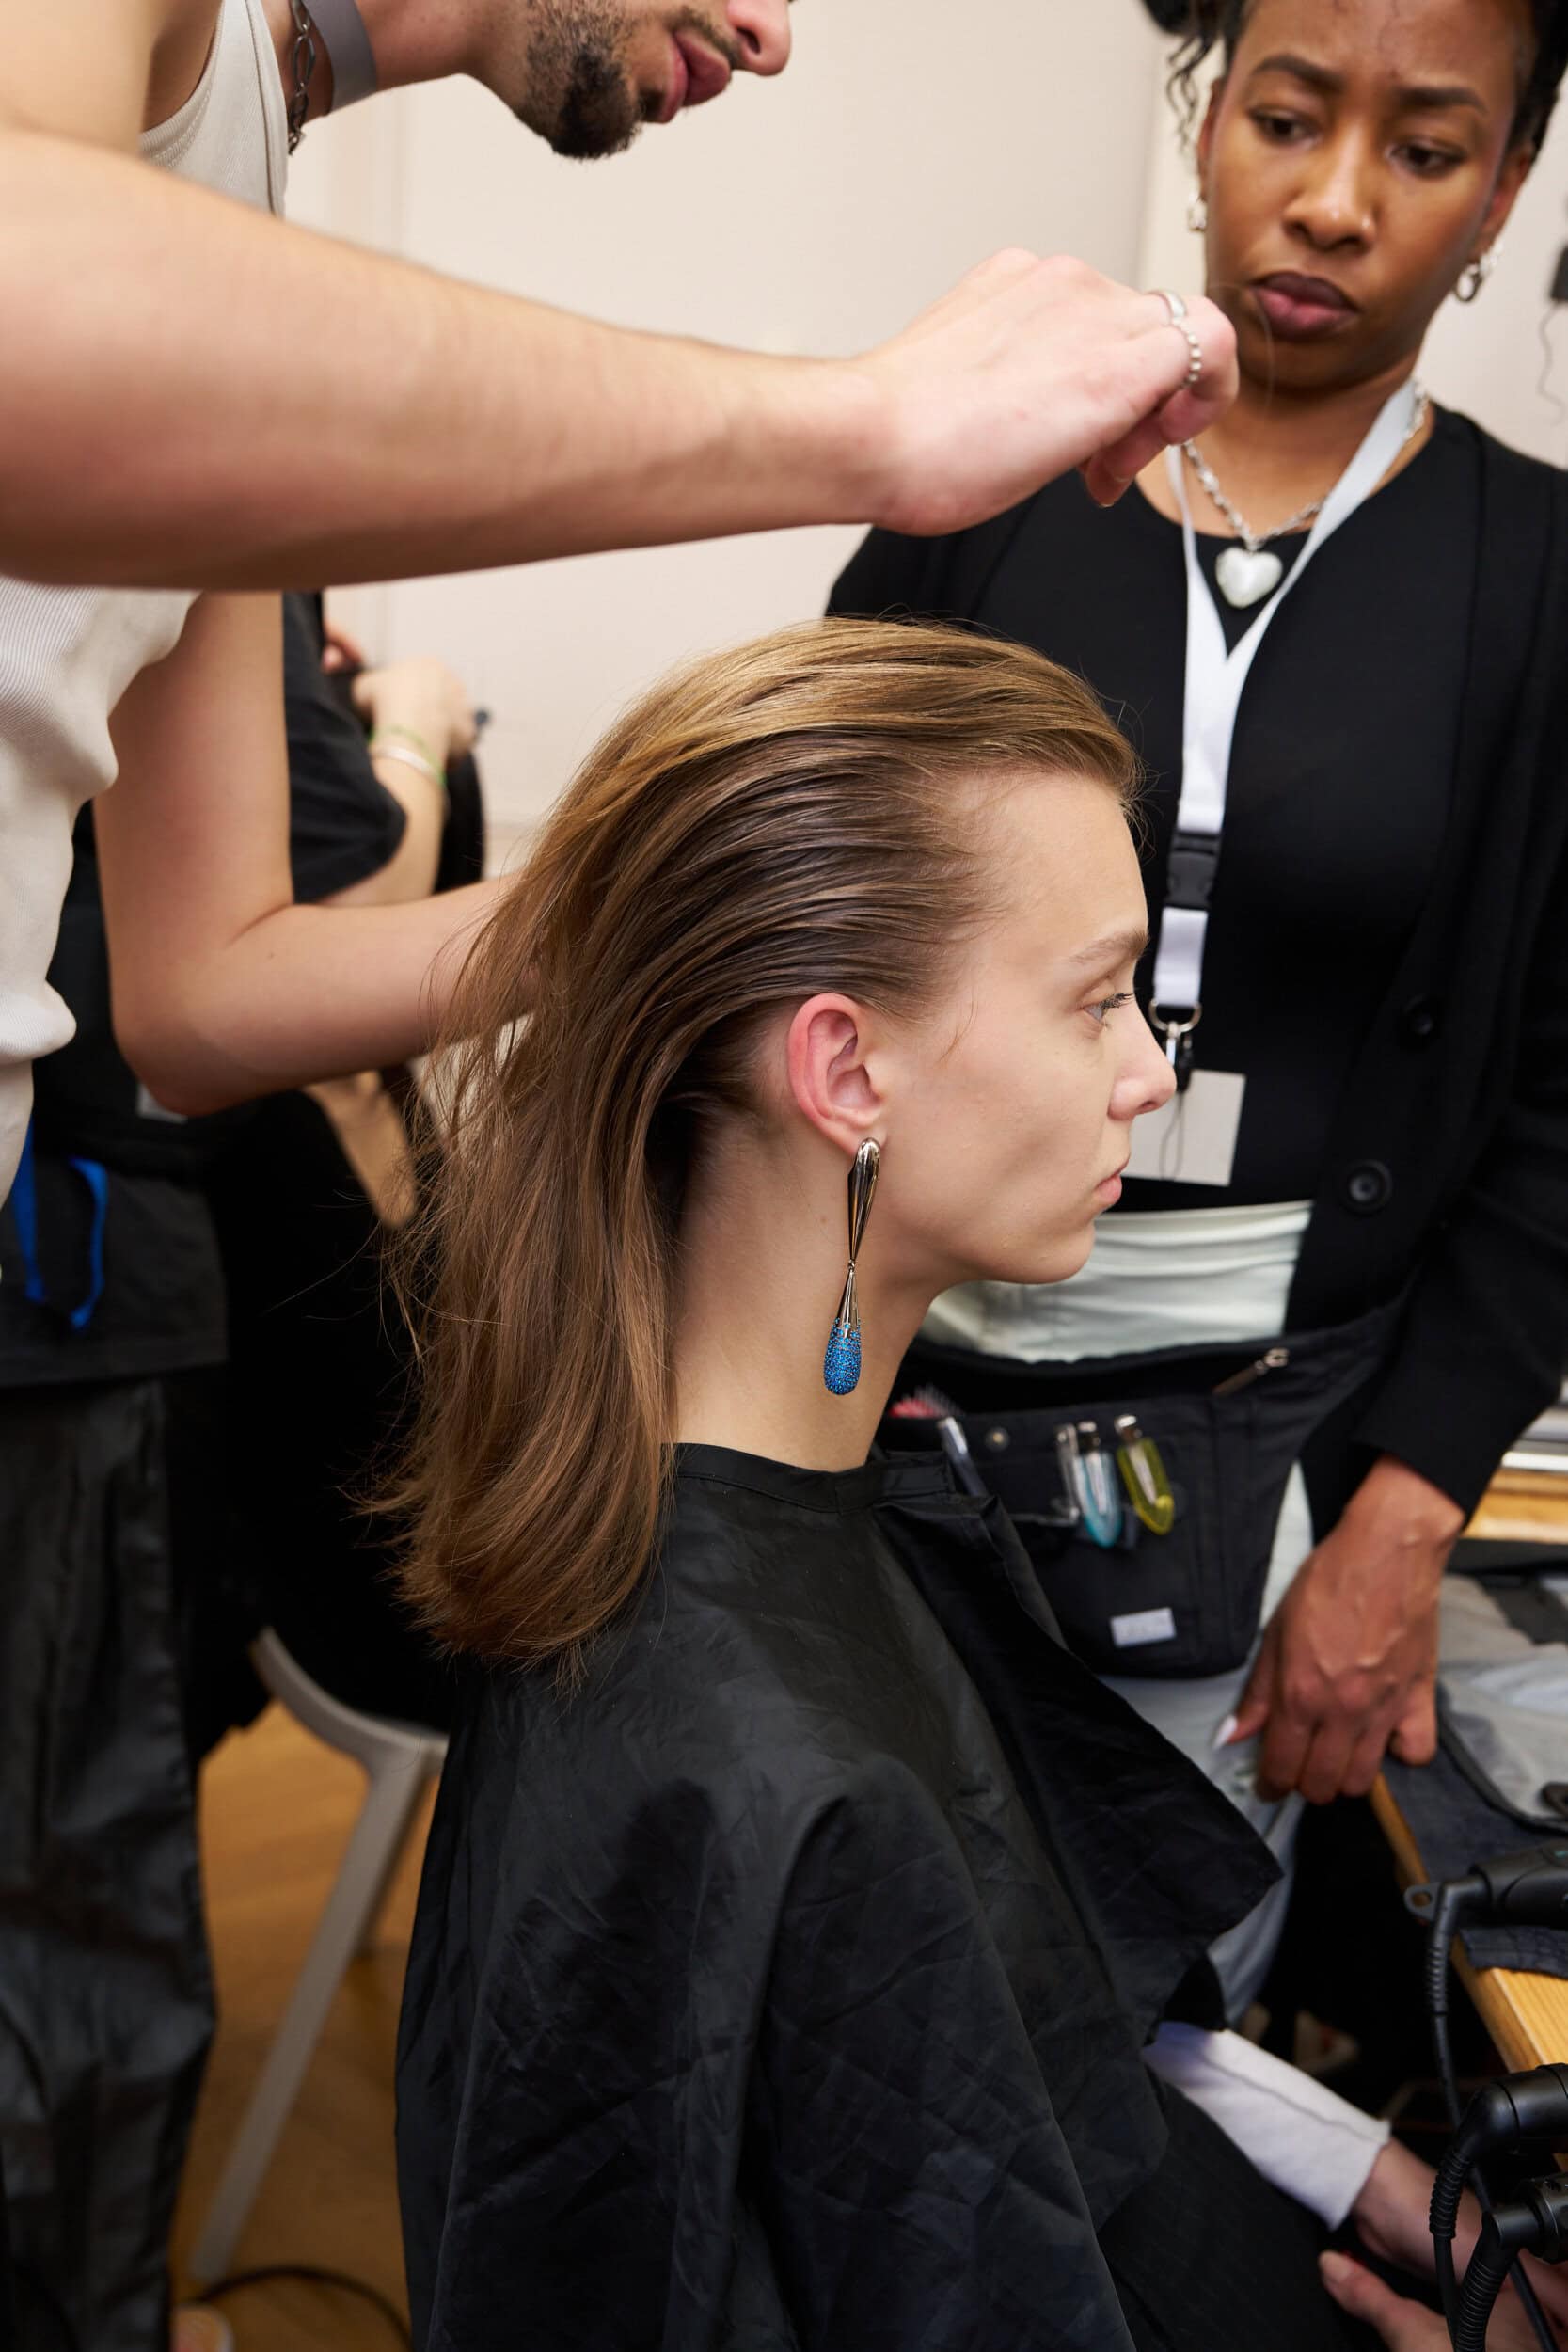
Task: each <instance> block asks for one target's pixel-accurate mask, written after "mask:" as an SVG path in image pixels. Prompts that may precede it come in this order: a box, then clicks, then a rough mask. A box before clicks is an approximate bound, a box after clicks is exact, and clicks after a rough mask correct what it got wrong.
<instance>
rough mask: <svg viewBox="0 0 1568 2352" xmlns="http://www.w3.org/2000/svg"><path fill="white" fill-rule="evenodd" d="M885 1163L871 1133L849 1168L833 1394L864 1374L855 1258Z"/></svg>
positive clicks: (831, 1348)
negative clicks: (846, 1249)
mask: <svg viewBox="0 0 1568 2352" xmlns="http://www.w3.org/2000/svg"><path fill="white" fill-rule="evenodd" d="M881 1164H882V1152H881V1146H880V1145H879V1143H878V1141H877V1138H876V1137H875V1136H866V1138H865V1141H864V1142H863V1144H862V1145H861V1148H860V1150H859V1151H858V1152H856V1153H855V1157H854V1161H853V1164H852V1165H851V1167H850V1169H849V1271H848V1273H847V1275H846V1277H845V1279H844V1291H843V1295H841V1297H840V1299H839V1302H838V1312H837V1314H836V1315H834V1317H833V1327H832V1330H831V1331H830V1332H829V1334H828V1352H827V1354H826V1356H825V1357H824V1358H823V1360H822V1378H823V1380H824V1382H825V1383H826V1385H827V1388H828V1390H829V1391H830V1393H831V1394H832V1395H833V1396H847V1395H848V1394H849V1393H850V1391H851V1390H852V1389H854V1388H855V1386H856V1385H857V1383H858V1382H859V1379H860V1376H861V1310H860V1301H859V1299H858V1298H857V1297H856V1295H855V1260H856V1259H857V1258H858V1257H859V1256H860V1253H861V1243H862V1241H863V1239H864V1237H865V1220H866V1218H867V1217H868V1216H870V1215H871V1202H872V1198H873V1196H874V1194H875V1193H876V1190H877V1174H878V1170H879V1168H880V1167H881Z"/></svg>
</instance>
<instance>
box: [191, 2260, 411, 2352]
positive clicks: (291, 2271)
mask: <svg viewBox="0 0 1568 2352" xmlns="http://www.w3.org/2000/svg"><path fill="white" fill-rule="evenodd" d="M274 2279H304V2280H307V2281H308V2282H309V2284H311V2285H312V2286H320V2287H337V2288H339V2289H340V2290H341V2292H342V2293H343V2294H344V2295H357V2296H360V2298H361V2299H362V2300H363V2301H364V2302H367V2303H370V2304H372V2306H373V2307H374V2309H375V2310H376V2311H378V2312H380V2314H381V2316H382V2318H383V2319H384V2320H385V2321H386V2322H387V2325H388V2328H391V2330H392V2332H393V2334H394V2335H395V2336H396V2337H397V2340H398V2342H399V2344H403V2345H404V2346H405V2347H406V2352H413V2343H414V2339H413V2337H412V2336H411V2335H410V2333H409V2331H408V2326H407V2323H406V2321H405V2320H404V2316H403V2313H402V2312H400V2311H399V2310H398V2308H397V2306H396V2305H395V2304H394V2303H391V2302H389V2301H388V2298H387V2296H384V2295H383V2294H382V2292H381V2290H380V2288H379V2287H372V2285H371V2284H370V2283H369V2281H368V2280H364V2279H351V2278H350V2277H349V2276H348V2274H347V2273H346V2271H341V2270H323V2269H320V2268H318V2267H317V2266H316V2265H315V2264H313V2263H266V2264H263V2265H261V2267H260V2268H259V2269H256V2270H236V2271H233V2272H231V2273H230V2276H229V2277H228V2278H227V2279H214V2281H213V2283H212V2285H211V2286H209V2287H203V2288H202V2290H201V2292H200V2293H199V2295H195V2296H191V2297H190V2298H189V2299H190V2300H191V2301H192V2302H194V2303H217V2302H221V2301H222V2299H223V2297H224V2296H226V2295H238V2294H239V2293H240V2291H241V2289H242V2288H245V2287H260V2286H267V2285H269V2284H270V2283H271V2281H272V2280H274Z"/></svg>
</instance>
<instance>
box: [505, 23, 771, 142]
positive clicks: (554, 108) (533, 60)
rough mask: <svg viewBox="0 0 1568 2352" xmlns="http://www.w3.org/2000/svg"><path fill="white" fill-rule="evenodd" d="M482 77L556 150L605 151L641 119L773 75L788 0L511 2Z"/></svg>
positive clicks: (663, 117)
mask: <svg viewBox="0 0 1568 2352" xmlns="http://www.w3.org/2000/svg"><path fill="white" fill-rule="evenodd" d="M498 24H499V30H498V35H497V40H496V42H495V51H496V54H494V55H493V56H491V57H489V58H488V59H486V60H485V61H484V63H483V67H482V68H481V72H482V78H483V79H484V80H485V81H487V82H488V83H489V84H490V86H491V87H492V88H494V89H495V90H497V92H498V93H499V96H501V97H502V98H504V99H505V100H506V101H507V103H508V104H509V105H511V106H512V107H513V109H514V111H515V113H516V115H517V117H518V119H519V120H521V121H522V122H524V123H526V124H527V126H528V128H529V129H530V130H531V131H536V132H537V133H538V134H539V135H540V137H541V138H543V139H546V140H547V141H548V143H549V145H550V146H551V147H553V148H554V150H555V151H556V153H557V154H558V155H573V156H581V157H594V156H600V155H613V154H616V153H618V152H619V151H620V150H621V149H623V148H624V147H626V146H628V145H629V144H630V142H631V141H632V140H633V139H634V138H635V137H636V136H637V134H638V132H639V131H640V130H641V127H642V125H643V124H644V123H645V122H670V121H673V119H674V118H675V116H676V115H678V114H680V113H681V112H683V111H684V110H685V109H686V108H688V107H690V106H701V105H704V104H705V103H706V102H707V101H708V100H709V99H710V98H718V97H719V96H721V93H722V92H723V91H724V90H725V89H726V88H727V87H729V83H730V79H731V76H732V75H733V74H736V73H782V72H783V71H784V67H785V65H786V64H787V63H788V62H789V5H788V0H685V5H676V4H675V0H531V5H529V6H527V7H525V8H517V7H516V6H515V0H513V6H512V7H511V8H509V10H508V11H507V12H506V14H505V15H504V16H503V17H502V18H501V19H499V20H498Z"/></svg>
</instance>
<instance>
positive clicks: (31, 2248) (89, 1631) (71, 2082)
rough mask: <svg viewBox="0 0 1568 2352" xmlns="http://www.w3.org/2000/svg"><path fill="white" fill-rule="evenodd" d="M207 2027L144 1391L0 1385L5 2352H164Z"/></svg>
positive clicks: (0, 2088)
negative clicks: (12, 2316) (11, 2328)
mask: <svg viewBox="0 0 1568 2352" xmlns="http://www.w3.org/2000/svg"><path fill="white" fill-rule="evenodd" d="M212 2027H213V1997H212V1979H211V1973H210V1970H209V1966H208V1959H207V1947H206V1942H205V1937H204V1932H203V1928H202V1917H201V1901H200V1885H199V1875H198V1856H197V1846H196V1836H195V1818H194V1806H193V1802H192V1790H191V1777H190V1772H189V1767H188V1764H187V1760H186V1750H185V1741H184V1736H183V1725H182V1712H181V1704H180V1691H179V1678H178V1672H177V1665H176V1629H175V1624H174V1613H173V1608H172V1600H171V1592H170V1562H169V1544H168V1532H167V1510H166V1486H165V1457H164V1444H163V1413H162V1398H161V1392H160V1390H159V1387H158V1384H157V1383H156V1382H153V1381H135V1382H124V1383H120V1382H115V1383H109V1384H103V1385H96V1384H94V1385H84V1386H81V1387H70V1388H57V1389H45V1388H39V1389H32V1390H26V1391H0V2165H3V2169H4V2177H5V2183H6V2197H7V2203H8V2227H9V2233H10V2241H11V2247H10V2250H11V2260H12V2264H13V2265H14V2272H15V2280H14V2291H15V2296H16V2301H17V2305H18V2310H19V2315H20V2341H21V2345H22V2347H23V2352H167V2343H168V2282H167V2270H166V2250H167V2239H168V2230H169V2223H170V2218H171V2215H172V2210H173V2204H174V2198H175V2192H176V2189H177V2186H178V2184H179V2178H180V2168H181V2161H182V2156H183V2153H184V2148H185V2140H186V2137H187V2134H188V2132H189V2129H190V2121H191V2116H192V2112H193V2110H194V2107H195V2104H196V2096H197V2091H198V2087H199V2084H200V2079H201V2070H202V2065H203V2062H204V2060H205V2058H206V2054H207V2048H208V2044H209V2042H210V2040H211V2038H212Z"/></svg>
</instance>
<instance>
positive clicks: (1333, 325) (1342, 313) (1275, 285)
mask: <svg viewBox="0 0 1568 2352" xmlns="http://www.w3.org/2000/svg"><path fill="white" fill-rule="evenodd" d="M1252 295H1253V299H1254V301H1255V302H1256V303H1257V305H1258V307H1259V310H1261V311H1262V313H1263V316H1264V317H1265V318H1266V319H1267V320H1268V322H1269V325H1270V326H1272V327H1273V328H1274V331H1275V334H1276V335H1278V336H1281V337H1282V338H1283V339H1284V341H1285V342H1310V341H1311V340H1312V339H1313V338H1314V337H1315V336H1318V335H1332V334H1334V333H1335V332H1336V330H1337V329H1338V328H1340V327H1343V326H1347V325H1348V324H1349V322H1350V321H1351V320H1352V319H1354V316H1355V314H1356V305H1355V304H1354V302H1353V301H1352V300H1351V298H1350V296H1349V294H1346V293H1345V292H1344V290H1343V288H1342V287H1339V286H1336V285H1335V284H1333V282H1332V281H1331V280H1330V279H1329V278H1306V277H1303V276H1302V275H1301V274H1300V273H1299V272H1298V271H1296V270H1289V269H1282V270H1275V271H1273V272H1271V274H1270V275H1269V276H1268V277H1267V278H1256V279H1255V280H1254V281H1253V287H1252Z"/></svg>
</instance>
